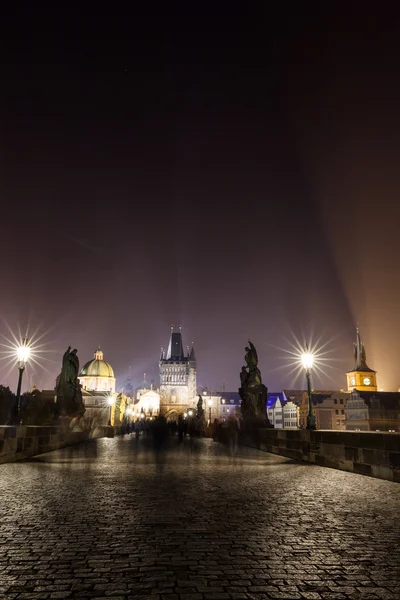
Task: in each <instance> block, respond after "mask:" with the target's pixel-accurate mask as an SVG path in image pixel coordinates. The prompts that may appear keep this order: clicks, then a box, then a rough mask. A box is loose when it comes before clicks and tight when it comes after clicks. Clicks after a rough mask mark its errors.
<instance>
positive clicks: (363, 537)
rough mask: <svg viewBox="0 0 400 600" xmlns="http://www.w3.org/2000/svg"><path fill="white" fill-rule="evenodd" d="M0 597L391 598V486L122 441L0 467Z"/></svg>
mask: <svg viewBox="0 0 400 600" xmlns="http://www.w3.org/2000/svg"><path fill="white" fill-rule="evenodd" d="M0 481H1V502H0V598H7V599H12V598H17V599H18V600H24V599H25V600H28V599H33V598H38V599H42V598H43V599H46V598H59V599H63V598H97V599H100V598H101V599H105V598H107V599H108V600H110V599H111V600H116V599H117V598H118V599H121V600H126V599H127V598H132V599H133V598H135V599H138V598H143V599H144V598H148V599H150V600H225V599H226V600H229V599H232V600H247V599H248V600H252V599H259V598H260V599H262V598H276V599H278V598H280V599H288V600H289V599H293V600H294V599H298V600H301V599H302V598H305V599H308V600H314V599H315V600H316V599H320V598H321V599H324V600H342V599H345V598H361V599H363V600H364V599H365V600H366V599H367V598H380V599H389V598H393V599H395V598H396V599H399V598H400V519H399V509H400V485H399V484H396V483H391V482H386V481H382V480H378V479H372V478H367V477H363V476H361V475H354V474H351V473H344V472H341V471H334V470H331V469H324V468H322V467H316V466H312V465H301V464H296V463H292V462H291V461H290V460H288V459H285V458H280V457H277V456H273V455H271V454H266V453H262V452H259V451H257V450H252V449H247V448H244V449H242V450H240V451H239V454H238V456H237V457H236V458H234V459H232V458H230V457H229V456H227V455H226V454H225V451H224V448H222V447H221V446H219V445H218V444H216V443H213V442H212V441H210V440H198V441H195V442H194V443H193V444H191V443H190V441H189V440H185V441H184V443H183V444H182V445H179V444H178V442H177V441H175V440H171V447H170V449H169V451H168V452H166V453H164V454H162V455H161V456H159V458H158V459H157V457H156V456H155V455H154V453H153V452H152V451H151V450H150V449H148V448H147V446H146V442H145V441H142V440H139V441H137V440H135V439H132V437H131V436H125V437H123V438H114V439H102V440H97V441H93V442H90V443H88V444H84V445H81V446H79V447H74V448H66V449H64V450H60V451H56V452H51V453H49V454H47V455H43V456H41V457H39V458H37V459H34V460H31V461H27V462H23V463H13V464H8V465H2V466H0Z"/></svg>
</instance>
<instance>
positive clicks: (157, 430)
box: [122, 415, 240, 455]
mask: <svg viewBox="0 0 400 600" xmlns="http://www.w3.org/2000/svg"><path fill="white" fill-rule="evenodd" d="M122 429H123V431H122V432H123V433H126V434H135V437H136V438H139V436H140V435H143V436H144V437H146V438H151V439H152V440H153V442H154V445H155V448H156V449H158V450H160V449H161V448H162V447H163V446H164V444H165V442H166V441H167V439H168V437H169V436H172V437H175V436H176V435H177V436H178V439H179V441H180V442H181V441H183V439H184V438H185V437H186V436H190V437H191V438H193V437H204V436H205V435H206V430H205V428H204V427H202V428H199V424H198V422H197V421H196V419H187V418H186V419H185V418H183V416H182V415H179V417H178V420H177V421H167V420H166V419H165V417H164V416H162V415H158V416H157V417H155V418H153V419H152V420H149V419H137V420H136V421H132V422H126V423H124V425H123V428H122ZM239 432H240V421H239V419H238V417H237V416H236V415H230V416H229V417H228V419H226V420H224V421H221V420H218V419H215V420H214V422H213V423H212V425H211V437H212V439H213V440H214V441H216V442H221V443H223V444H225V445H226V446H228V448H229V452H230V454H231V455H236V453H237V449H238V442H239Z"/></svg>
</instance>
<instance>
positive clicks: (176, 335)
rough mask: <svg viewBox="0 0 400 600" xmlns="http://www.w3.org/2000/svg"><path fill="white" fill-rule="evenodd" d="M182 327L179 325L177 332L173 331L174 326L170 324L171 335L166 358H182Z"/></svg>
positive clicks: (183, 356)
mask: <svg viewBox="0 0 400 600" xmlns="http://www.w3.org/2000/svg"><path fill="white" fill-rule="evenodd" d="M181 329H182V327H179V332H174V326H173V325H171V335H170V338H169V344H168V350H167V356H166V360H184V358H185V355H184V352H183V344H182V332H181Z"/></svg>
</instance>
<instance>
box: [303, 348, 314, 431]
mask: <svg viewBox="0 0 400 600" xmlns="http://www.w3.org/2000/svg"><path fill="white" fill-rule="evenodd" d="M313 363H314V356H313V355H312V353H311V352H309V350H308V346H306V352H303V354H302V355H301V364H302V365H303V368H304V370H305V372H306V379H307V395H308V415H307V429H316V424H315V417H314V415H313V411H312V399H311V369H312V366H313Z"/></svg>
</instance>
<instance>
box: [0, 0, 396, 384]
mask: <svg viewBox="0 0 400 600" xmlns="http://www.w3.org/2000/svg"><path fill="white" fill-rule="evenodd" d="M37 4H39V5H40V6H38V5H37ZM107 6H108V12H106V11H104V12H103V9H100V8H99V5H96V8H95V10H93V11H89V10H87V11H86V12H82V11H81V10H79V9H78V7H77V6H75V7H74V6H73V3H72V5H71V3H57V7H53V8H52V9H50V10H49V8H48V7H47V6H46V5H44V4H41V3H28V2H26V3H20V2H15V3H9V6H8V8H7V9H5V8H4V7H3V9H2V12H3V14H2V18H1V21H2V26H3V28H4V31H3V35H2V37H3V40H4V46H5V52H3V61H2V67H1V68H2V83H3V85H2V89H3V91H2V98H1V102H2V110H1V131H2V135H1V139H2V141H1V189H0V192H1V201H2V219H1V232H2V234H1V242H2V260H1V266H0V268H1V279H0V281H1V303H0V313H1V322H0V333H1V334H3V335H6V336H7V337H10V334H9V331H8V327H10V328H11V329H12V330H13V331H17V330H18V327H20V328H21V331H22V332H23V333H24V331H25V329H26V327H27V324H28V323H29V330H30V331H33V330H35V329H36V328H39V331H40V332H41V333H43V334H44V336H43V340H42V341H43V342H45V343H46V344H47V346H46V349H48V350H50V353H47V354H46V355H45V357H46V358H50V359H51V361H52V362H48V361H46V362H44V361H42V362H43V364H45V365H46V369H47V370H41V369H39V368H35V371H34V373H33V374H32V373H31V375H32V377H31V382H32V381H33V382H34V383H36V385H37V386H38V387H40V388H52V387H53V386H54V379H55V376H56V375H57V374H58V372H59V370H60V366H61V354H62V353H63V352H64V350H65V349H66V347H67V346H68V345H69V344H71V345H72V347H76V348H78V355H79V357H80V361H81V364H83V363H84V362H86V361H87V360H89V359H91V358H92V355H93V352H94V351H95V349H96V347H97V346H98V344H100V345H101V348H102V349H103V351H104V355H105V356H104V357H105V360H107V361H108V362H110V363H111V365H112V366H113V367H114V370H115V374H116V377H117V384H118V387H119V386H120V385H121V384H122V383H123V381H124V379H125V377H126V376H127V374H128V369H129V366H131V367H132V379H133V380H134V382H137V383H138V382H139V381H141V379H142V378H143V372H146V373H147V378H148V379H155V380H156V382H158V365H157V361H158V357H159V352H160V347H161V346H166V345H167V342H168V337H169V330H170V325H171V324H175V325H177V326H178V325H180V324H181V325H182V327H183V329H182V332H183V337H184V344H185V345H187V344H190V343H191V342H192V341H194V343H195V348H196V353H197V360H198V384H199V385H201V386H208V387H209V388H210V389H214V390H216V389H221V387H222V383H223V382H225V389H226V390H231V391H236V390H237V388H238V386H239V371H240V368H241V366H242V364H244V362H243V356H244V347H245V345H246V343H247V339H248V338H249V337H250V339H251V340H252V341H253V343H254V344H255V346H256V347H257V350H258V354H259V359H260V364H259V366H260V369H261V372H262V374H263V379H264V382H265V383H266V385H267V386H268V388H269V389H270V391H277V390H279V389H282V388H289V387H292V386H295V385H296V386H297V387H304V382H303V381H302V380H301V379H297V381H295V379H294V377H293V375H292V374H290V370H291V369H290V367H289V366H287V367H285V365H288V362H290V360H289V361H288V360H287V358H286V359H285V358H284V357H285V352H284V351H283V350H281V349H282V348H283V349H285V348H286V349H290V343H289V342H290V341H294V339H295V337H297V338H299V339H300V340H303V339H304V337H305V338H307V339H308V338H309V336H310V335H311V336H312V337H313V339H314V340H317V339H318V338H320V339H321V344H325V343H326V344H327V345H326V347H325V349H326V350H328V351H329V354H328V357H329V358H331V359H332V360H331V362H330V363H329V368H328V369H327V371H326V372H327V375H326V376H325V377H321V378H319V379H317V378H315V380H314V382H313V383H314V386H315V387H316V388H319V389H322V388H328V389H338V388H343V387H345V376H344V373H345V371H346V370H347V369H350V368H352V366H353V358H352V342H353V340H354V338H355V327H356V324H357V323H358V324H359V327H360V330H361V334H362V337H363V339H364V341H365V343H366V349H367V358H368V362H369V365H370V366H371V367H372V368H375V369H376V370H377V371H378V385H379V387H380V388H381V387H382V388H384V389H386V390H396V389H397V386H398V385H399V384H400V372H399V355H400V341H399V333H400V312H399V309H398V296H399V291H400V274H399V255H400V252H399V250H400V242H399V235H398V227H399V216H400V205H399V198H400V175H399V158H400V139H399V132H400V127H399V125H400V124H399V118H400V117H399V115H400V110H399V106H400V98H399V91H400V86H399V80H398V78H399V75H398V71H399V67H398V65H399V44H400V42H399V39H400V36H399V21H398V20H396V18H395V15H394V14H392V15H390V14H383V13H382V12H380V11H381V10H382V3H379V4H377V5H376V6H375V10H374V12H371V13H369V14H360V11H359V9H360V6H361V4H360V3H359V2H346V3H333V2H332V3H331V2H326V3H321V2H314V3H311V2H310V3H307V2H305V3H303V2H302V3H299V2H293V3H290V2H286V3H262V4H261V3H250V9H251V10H250V9H248V12H247V13H246V12H243V7H244V5H243V4H242V5H241V12H240V14H239V13H238V14H232V12H231V10H232V9H231V6H232V5H231V3H216V5H214V9H213V12H212V13H211V12H208V13H206V12H203V13H201V12H196V11H195V9H194V8H190V7H186V12H182V11H181V10H180V11H179V12H173V10H172V8H171V7H169V8H170V10H169V11H168V12H164V13H162V12H157V9H156V6H153V5H150V4H149V5H148V7H147V8H148V12H147V13H139V12H138V13H136V14H134V13H129V12H127V11H124V10H122V9H121V11H120V12H117V10H116V9H113V5H112V4H108V5H107ZM132 6H133V4H132ZM228 7H229V8H228ZM145 8H146V5H144V7H143V10H144V9H145ZM113 10H114V12H113ZM164 10H165V9H164ZM277 347H278V349H277ZM1 364H4V363H0V365H1ZM0 369H1V370H0V376H1V377H0V379H1V380H2V382H3V383H6V384H8V385H10V386H12V387H15V382H16V375H17V373H16V369H14V371H13V372H12V373H11V374H8V372H7V369H6V368H5V367H4V366H3V367H1V366H0ZM25 383H26V386H27V385H28V383H27V380H25Z"/></svg>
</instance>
